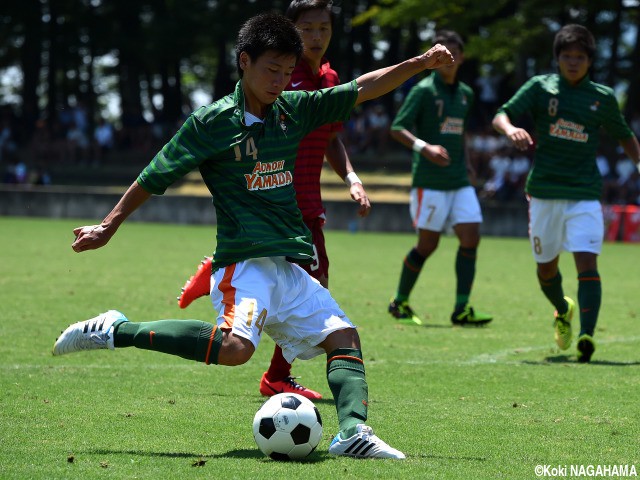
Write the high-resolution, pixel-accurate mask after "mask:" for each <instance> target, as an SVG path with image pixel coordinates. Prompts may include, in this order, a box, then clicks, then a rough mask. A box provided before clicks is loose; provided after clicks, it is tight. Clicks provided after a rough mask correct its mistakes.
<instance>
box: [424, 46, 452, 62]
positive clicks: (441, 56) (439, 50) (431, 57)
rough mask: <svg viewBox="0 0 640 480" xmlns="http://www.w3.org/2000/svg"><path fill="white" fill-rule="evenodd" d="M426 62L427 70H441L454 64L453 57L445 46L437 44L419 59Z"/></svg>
mask: <svg viewBox="0 0 640 480" xmlns="http://www.w3.org/2000/svg"><path fill="white" fill-rule="evenodd" d="M419 58H420V59H421V60H422V61H424V62H425V65H424V66H425V68H440V67H444V66H445V65H450V64H452V63H453V62H454V59H453V55H451V52H450V51H449V50H448V49H447V47H445V46H444V45H440V44H439V43H437V44H435V45H434V46H433V47H431V48H430V49H429V50H427V51H426V52H425V53H423V54H422V55H420V57H419Z"/></svg>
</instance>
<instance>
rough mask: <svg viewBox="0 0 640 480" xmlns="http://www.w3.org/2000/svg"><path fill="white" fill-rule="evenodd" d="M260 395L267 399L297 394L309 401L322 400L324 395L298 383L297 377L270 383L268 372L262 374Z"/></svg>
mask: <svg viewBox="0 0 640 480" xmlns="http://www.w3.org/2000/svg"><path fill="white" fill-rule="evenodd" d="M260 393H261V394H262V395H264V396H265V397H271V396H273V395H276V394H278V393H297V394H299V395H302V396H303V397H306V398H308V399H309V400H320V399H321V398H322V395H321V394H319V393H318V392H314V391H313V390H310V389H308V388H307V387H303V386H302V385H300V384H299V383H298V382H296V380H295V377H287V378H285V379H284V380H278V381H276V382H270V381H269V380H267V373H266V372H265V373H263V374H262V379H261V380H260Z"/></svg>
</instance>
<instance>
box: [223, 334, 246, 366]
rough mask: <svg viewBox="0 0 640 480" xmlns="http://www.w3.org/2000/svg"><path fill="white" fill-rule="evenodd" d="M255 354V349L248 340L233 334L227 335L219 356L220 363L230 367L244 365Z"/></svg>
mask: <svg viewBox="0 0 640 480" xmlns="http://www.w3.org/2000/svg"><path fill="white" fill-rule="evenodd" d="M253 352H255V347H254V346H253V343H251V341H249V340H248V339H246V338H243V337H239V336H237V335H233V334H232V333H229V334H225V336H224V339H223V341H222V347H220V354H219V355H218V363H219V364H220V365H228V366H237V365H243V364H245V363H247V362H248V361H249V359H250V358H251V357H252V356H253Z"/></svg>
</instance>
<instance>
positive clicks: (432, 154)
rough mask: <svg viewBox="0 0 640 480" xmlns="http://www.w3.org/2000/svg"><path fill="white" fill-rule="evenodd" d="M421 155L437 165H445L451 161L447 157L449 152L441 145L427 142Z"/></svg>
mask: <svg viewBox="0 0 640 480" xmlns="http://www.w3.org/2000/svg"><path fill="white" fill-rule="evenodd" d="M421 153H422V155H423V156H425V157H426V158H427V159H428V160H430V161H431V162H433V163H435V164H436V165H439V166H441V167H446V166H447V165H449V164H450V163H451V158H450V157H449V152H448V151H447V149H446V148H444V147H443V146H442V145H430V144H427V145H426V146H425V147H424V148H423V149H422V152H421Z"/></svg>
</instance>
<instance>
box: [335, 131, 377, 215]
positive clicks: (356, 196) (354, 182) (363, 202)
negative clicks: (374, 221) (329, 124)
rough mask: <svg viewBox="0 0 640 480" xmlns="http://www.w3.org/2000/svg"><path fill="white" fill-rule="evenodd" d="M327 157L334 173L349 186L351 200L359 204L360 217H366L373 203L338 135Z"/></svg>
mask: <svg viewBox="0 0 640 480" xmlns="http://www.w3.org/2000/svg"><path fill="white" fill-rule="evenodd" d="M324 154H325V157H326V159H327V161H328V162H329V165H331V168H333V171H334V172H336V173H337V174H338V176H339V177H340V178H341V179H343V180H344V181H345V183H346V184H347V185H348V186H349V194H350V195H351V198H352V199H353V200H354V201H355V202H357V203H358V205H359V208H358V215H359V216H361V217H366V216H367V215H369V212H370V211H371V203H370V202H369V197H368V196H367V192H366V191H365V189H364V187H363V186H362V181H361V180H360V179H359V178H358V176H357V175H356V173H355V172H354V170H353V166H352V165H351V161H350V160H349V154H348V153H347V149H346V147H345V146H344V143H342V140H340V137H338V135H337V134H336V133H333V134H332V136H331V138H330V139H329V143H328V144H327V149H326V150H325V153H324Z"/></svg>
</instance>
